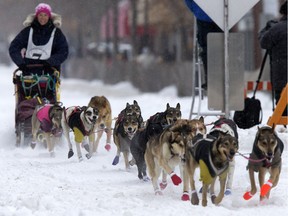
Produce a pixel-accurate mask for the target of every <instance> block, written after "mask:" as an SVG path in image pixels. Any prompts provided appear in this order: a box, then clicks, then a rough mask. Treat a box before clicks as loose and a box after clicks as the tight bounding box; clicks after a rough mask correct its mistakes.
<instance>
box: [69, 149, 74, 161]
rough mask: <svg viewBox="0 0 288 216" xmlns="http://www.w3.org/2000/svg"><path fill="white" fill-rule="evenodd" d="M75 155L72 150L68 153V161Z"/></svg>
mask: <svg viewBox="0 0 288 216" xmlns="http://www.w3.org/2000/svg"><path fill="white" fill-rule="evenodd" d="M73 155H74V152H73V150H72V149H70V150H69V152H68V159H69V158H71V157H72V156H73Z"/></svg>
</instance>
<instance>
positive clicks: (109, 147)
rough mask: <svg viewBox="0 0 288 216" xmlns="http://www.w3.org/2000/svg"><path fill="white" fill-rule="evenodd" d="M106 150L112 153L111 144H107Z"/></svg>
mask: <svg viewBox="0 0 288 216" xmlns="http://www.w3.org/2000/svg"><path fill="white" fill-rule="evenodd" d="M104 148H105V149H106V150H107V151H110V149H111V145H110V143H107V144H106V145H105V147H104Z"/></svg>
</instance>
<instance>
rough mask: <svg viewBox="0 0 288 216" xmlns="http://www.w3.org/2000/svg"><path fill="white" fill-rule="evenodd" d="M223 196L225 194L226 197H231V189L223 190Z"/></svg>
mask: <svg viewBox="0 0 288 216" xmlns="http://www.w3.org/2000/svg"><path fill="white" fill-rule="evenodd" d="M224 194H225V195H226V196H229V195H231V194H232V191H231V189H230V188H227V189H226V190H225V192H224Z"/></svg>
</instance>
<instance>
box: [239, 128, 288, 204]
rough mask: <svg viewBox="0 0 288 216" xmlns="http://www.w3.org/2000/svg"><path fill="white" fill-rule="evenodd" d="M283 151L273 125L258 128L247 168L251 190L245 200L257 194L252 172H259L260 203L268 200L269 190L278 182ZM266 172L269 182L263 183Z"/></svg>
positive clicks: (246, 194)
mask: <svg viewBox="0 0 288 216" xmlns="http://www.w3.org/2000/svg"><path fill="white" fill-rule="evenodd" d="M283 149H284V144H283V142H282V141H281V140H280V139H279V137H278V136H277V134H276V132H275V126H274V125H273V127H269V126H263V127H261V128H258V131H257V134H256V137H255V140H254V144H253V148H252V153H251V154H250V159H249V162H248V166H247V169H248V171H249V177H250V183H251V190H250V191H248V192H246V193H245V194H244V195H243V198H244V199H245V200H249V199H251V198H252V196H254V195H255V194H256V192H257V188H256V183H255V177H254V172H259V174H258V179H259V185H260V201H262V200H263V199H265V198H267V199H268V198H269V195H270V190H271V188H273V187H276V185H277V184H278V181H279V177H280V173H281V165H282V158H281V155H282V152H283ZM267 171H268V172H269V173H270V176H269V180H268V181H267V182H266V183H264V182H265V175H266V172H267Z"/></svg>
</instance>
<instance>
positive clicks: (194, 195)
mask: <svg viewBox="0 0 288 216" xmlns="http://www.w3.org/2000/svg"><path fill="white" fill-rule="evenodd" d="M191 204H192V205H199V197H198V194H197V192H196V191H193V192H192V194H191Z"/></svg>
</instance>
